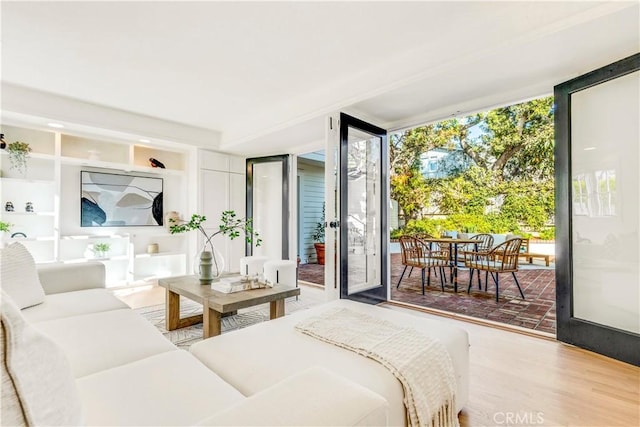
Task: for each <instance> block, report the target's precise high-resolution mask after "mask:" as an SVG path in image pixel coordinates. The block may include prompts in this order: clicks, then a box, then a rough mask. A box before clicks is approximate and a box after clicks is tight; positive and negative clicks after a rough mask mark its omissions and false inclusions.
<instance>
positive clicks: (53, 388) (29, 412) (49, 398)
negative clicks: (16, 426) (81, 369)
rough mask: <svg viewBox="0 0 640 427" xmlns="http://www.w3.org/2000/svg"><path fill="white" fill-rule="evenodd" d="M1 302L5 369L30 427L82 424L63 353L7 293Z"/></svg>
mask: <svg viewBox="0 0 640 427" xmlns="http://www.w3.org/2000/svg"><path fill="white" fill-rule="evenodd" d="M1 298H2V301H1V303H0V304H1V308H2V314H1V318H2V326H3V328H4V331H5V333H6V339H5V341H6V349H5V356H6V359H5V363H6V369H7V372H8V374H9V376H10V377H11V380H12V381H13V384H14V386H15V389H16V391H17V394H18V397H19V399H20V403H21V406H22V410H23V411H24V416H25V418H26V420H27V424H28V425H34V426H40V425H47V426H58V425H80V424H82V423H83V417H82V406H81V404H80V399H79V397H78V390H77V388H76V383H75V380H74V378H73V375H72V374H71V368H70V366H69V362H68V361H67V359H66V357H65V355H64V352H63V351H62V349H61V348H60V347H59V346H58V345H56V344H55V343H54V342H53V341H52V340H51V339H49V338H48V337H46V336H45V335H44V334H42V333H41V332H39V331H38V330H36V329H35V328H33V327H32V326H31V325H30V324H29V323H27V322H26V321H25V319H24V318H23V317H22V314H21V313H20V310H19V309H18V307H17V306H16V305H15V304H14V303H13V301H11V298H10V297H8V296H7V294H6V293H4V292H2V295H1Z"/></svg>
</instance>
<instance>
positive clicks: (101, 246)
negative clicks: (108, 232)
mask: <svg viewBox="0 0 640 427" xmlns="http://www.w3.org/2000/svg"><path fill="white" fill-rule="evenodd" d="M109 249H111V245H110V244H109V243H96V244H95V245H93V251H94V252H109Z"/></svg>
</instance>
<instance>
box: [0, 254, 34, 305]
mask: <svg viewBox="0 0 640 427" xmlns="http://www.w3.org/2000/svg"><path fill="white" fill-rule="evenodd" d="M1 251H2V255H1V257H0V258H1V259H0V274H1V277H0V283H2V289H3V290H4V291H5V292H6V293H7V294H8V295H9V296H10V297H11V298H12V299H13V301H14V302H15V304H16V305H17V306H18V308H25V307H30V306H32V305H36V304H41V303H42V302H44V290H43V289H42V285H41V284H40V279H39V278H38V271H37V270H36V263H35V261H34V260H33V257H32V256H31V254H30V253H29V251H28V250H27V248H25V247H24V246H23V245H21V244H20V243H13V244H11V245H9V246H8V247H6V248H4V249H1Z"/></svg>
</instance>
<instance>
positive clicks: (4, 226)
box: [0, 221, 13, 233]
mask: <svg viewBox="0 0 640 427" xmlns="http://www.w3.org/2000/svg"><path fill="white" fill-rule="evenodd" d="M11 226H13V224H11V223H9V222H4V221H0V231H2V232H3V233H8V232H9V231H11Z"/></svg>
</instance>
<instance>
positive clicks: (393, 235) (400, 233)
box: [389, 228, 405, 240]
mask: <svg viewBox="0 0 640 427" xmlns="http://www.w3.org/2000/svg"><path fill="white" fill-rule="evenodd" d="M404 235H405V230H404V228H396V229H394V230H391V233H389V238H390V239H391V240H397V239H398V238H399V237H400V236H404Z"/></svg>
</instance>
